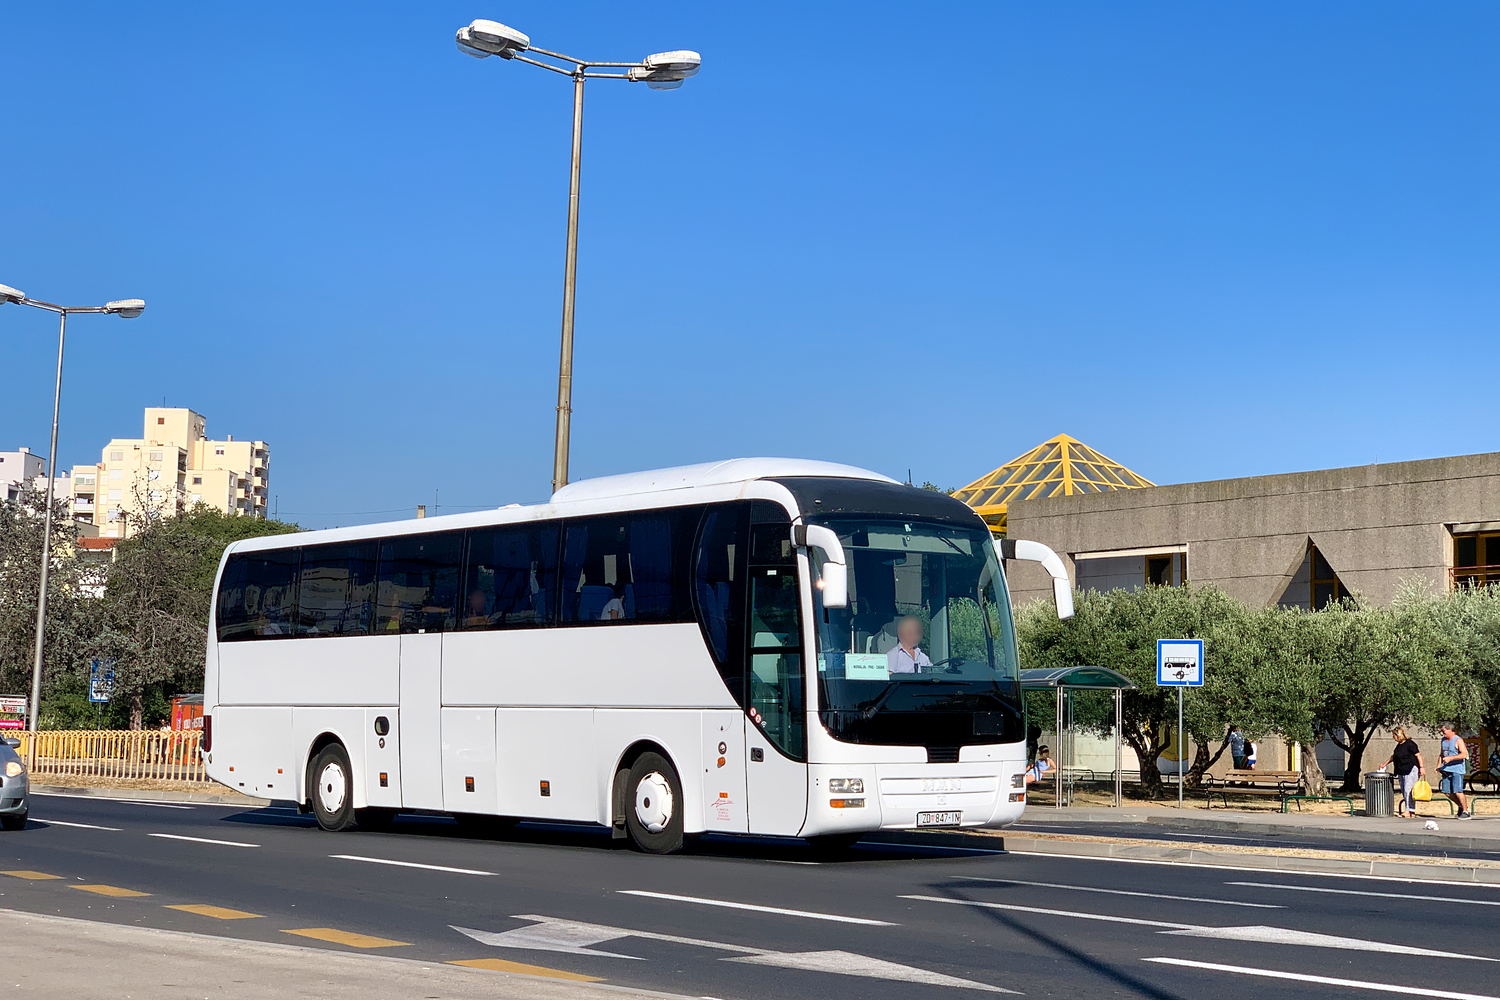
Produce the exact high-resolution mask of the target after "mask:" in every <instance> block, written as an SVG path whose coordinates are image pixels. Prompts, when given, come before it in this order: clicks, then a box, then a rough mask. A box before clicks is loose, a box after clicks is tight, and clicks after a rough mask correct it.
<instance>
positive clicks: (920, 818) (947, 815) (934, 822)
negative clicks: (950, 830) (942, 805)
mask: <svg viewBox="0 0 1500 1000" xmlns="http://www.w3.org/2000/svg"><path fill="white" fill-rule="evenodd" d="M963 818H964V814H963V813H961V812H941V813H917V826H958V824H959V821H960V820H962V819H963Z"/></svg>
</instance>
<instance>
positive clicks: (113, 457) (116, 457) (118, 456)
mask: <svg viewBox="0 0 1500 1000" xmlns="http://www.w3.org/2000/svg"><path fill="white" fill-rule="evenodd" d="M109 460H110V461H111V462H123V461H125V453H124V452H123V451H112V452H110V453H109Z"/></svg>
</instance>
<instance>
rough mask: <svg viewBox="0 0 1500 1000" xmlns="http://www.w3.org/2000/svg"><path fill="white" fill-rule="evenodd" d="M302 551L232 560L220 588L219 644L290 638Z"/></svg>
mask: <svg viewBox="0 0 1500 1000" xmlns="http://www.w3.org/2000/svg"><path fill="white" fill-rule="evenodd" d="M301 559H302V550H301V549H276V550H273V551H270V552H249V553H246V554H244V555H236V556H231V557H230V559H229V564H228V565H227V566H225V567H224V577H223V579H222V580H221V581H220V584H219V611H218V615H219V622H218V626H219V641H220V642H234V641H237V640H242V639H260V638H272V637H276V636H290V635H291V634H292V630H293V626H294V618H295V617H296V611H297V575H298V567H299V566H300V565H301Z"/></svg>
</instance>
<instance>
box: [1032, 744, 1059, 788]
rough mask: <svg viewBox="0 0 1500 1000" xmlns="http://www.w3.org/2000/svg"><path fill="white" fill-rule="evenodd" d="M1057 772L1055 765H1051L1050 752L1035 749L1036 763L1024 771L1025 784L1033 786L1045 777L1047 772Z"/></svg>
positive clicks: (1044, 748) (1046, 749)
mask: <svg viewBox="0 0 1500 1000" xmlns="http://www.w3.org/2000/svg"><path fill="white" fill-rule="evenodd" d="M1055 770H1057V765H1056V764H1054V763H1052V751H1051V750H1050V749H1048V748H1047V747H1044V746H1042V747H1037V748H1036V762H1035V763H1034V764H1032V765H1031V766H1030V767H1028V768H1027V769H1026V784H1028V785H1034V784H1036V783H1037V782H1039V781H1041V780H1042V779H1043V778H1045V777H1046V776H1047V773H1048V772H1049V771H1055Z"/></svg>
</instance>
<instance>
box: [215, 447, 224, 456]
mask: <svg viewBox="0 0 1500 1000" xmlns="http://www.w3.org/2000/svg"><path fill="white" fill-rule="evenodd" d="M214 454H215V455H222V454H224V449H223V448H215V449H214Z"/></svg>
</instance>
